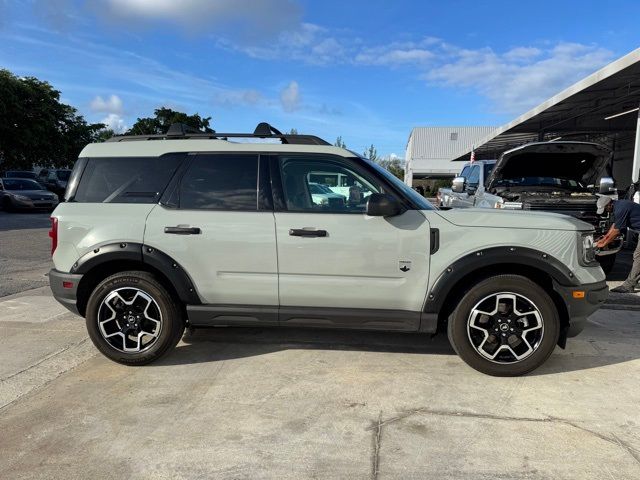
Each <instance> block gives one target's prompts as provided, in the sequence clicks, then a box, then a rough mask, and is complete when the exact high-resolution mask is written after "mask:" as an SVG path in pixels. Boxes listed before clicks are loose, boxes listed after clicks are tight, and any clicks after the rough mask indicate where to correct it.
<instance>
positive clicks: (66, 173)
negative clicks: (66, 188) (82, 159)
mask: <svg viewBox="0 0 640 480" xmlns="http://www.w3.org/2000/svg"><path fill="white" fill-rule="evenodd" d="M56 175H57V176H58V180H64V181H65V182H66V181H67V180H69V177H70V176H71V170H58V171H57V172H56Z"/></svg>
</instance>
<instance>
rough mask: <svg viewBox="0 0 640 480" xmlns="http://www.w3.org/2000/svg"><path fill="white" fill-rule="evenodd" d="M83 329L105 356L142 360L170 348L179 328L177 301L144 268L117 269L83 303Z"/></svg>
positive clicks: (131, 362) (181, 328)
mask: <svg viewBox="0 0 640 480" xmlns="http://www.w3.org/2000/svg"><path fill="white" fill-rule="evenodd" d="M86 322H87V330H88V332H89V337H90V338H91V341H92V342H93V343H94V345H95V346H96V347H97V348H98V350H100V352H102V353H103V354H104V355H106V356H107V357H108V358H110V359H111V360H113V361H115V362H118V363H123V364H125V365H145V364H147V363H150V362H153V361H154V360H156V359H158V358H159V357H161V356H162V355H163V354H164V353H166V352H167V351H168V350H170V349H172V348H173V347H175V345H176V344H177V343H178V342H179V341H180V338H181V337H182V333H183V332H184V321H183V319H182V313H181V309H180V307H179V305H178V304H177V303H176V302H175V301H174V300H173V298H172V297H171V294H170V293H169V292H168V291H167V290H166V289H165V288H164V287H163V286H162V285H161V284H160V283H159V282H158V281H157V280H156V278H155V277H154V276H153V275H151V274H150V273H147V272H138V271H130V272H120V273H116V274H115V275H111V276H110V277H107V278H106V279H104V280H103V281H102V282H100V284H99V285H98V286H97V287H96V288H95V289H94V291H93V293H92V294H91V297H90V298H89V302H88V304H87V313H86Z"/></svg>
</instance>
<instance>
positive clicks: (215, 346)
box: [150, 320, 640, 376]
mask: <svg viewBox="0 0 640 480" xmlns="http://www.w3.org/2000/svg"><path fill="white" fill-rule="evenodd" d="M639 332H640V321H637V320H636V321H635V322H634V324H633V325H626V328H623V329H622V330H620V329H619V328H618V327H617V326H616V325H602V324H600V323H592V322H589V325H588V326H587V328H586V329H585V331H584V332H583V333H582V334H581V335H580V336H579V337H577V338H574V339H569V342H568V347H567V350H565V351H562V350H560V347H556V349H555V351H554V353H553V354H552V355H551V357H549V359H548V360H547V361H546V362H545V363H544V364H543V365H542V366H541V367H540V368H538V369H536V370H535V371H533V372H531V373H529V374H528V376H540V375H556V374H559V373H568V372H574V371H581V370H589V369H593V368H598V367H605V366H609V365H616V364H621V363H625V362H629V361H633V360H637V359H639V358H640V348H628V347H629V345H628V343H629V342H628V341H625V340H628V339H633V338H638V337H639ZM578 342H580V343H578ZM616 343H619V344H620V345H622V344H625V346H626V347H627V348H623V349H622V350H623V351H624V352H625V353H624V354H621V353H620V351H618V350H614V351H616V353H615V354H609V353H608V352H607V351H606V350H603V349H602V347H601V346H600V344H602V345H612V344H616ZM636 343H637V342H636ZM288 349H297V350H300V349H307V350H342V351H359V352H391V353H394V352H395V353H418V354H426V355H456V353H455V351H454V350H453V348H452V347H451V345H450V343H449V340H448V339H447V336H446V335H442V334H441V335H437V336H435V337H432V336H431V335H428V334H420V333H395V332H391V333H389V332H368V331H347V330H320V329H307V328H277V327H273V328H252V327H244V328H234V327H228V328H224V327H223V328H199V329H196V330H193V331H190V332H187V333H186V334H185V335H184V337H183V339H182V343H181V344H180V345H179V346H178V347H176V348H175V349H174V351H172V352H171V353H170V354H168V355H166V356H165V357H163V358H161V359H160V360H158V361H157V362H154V363H153V364H151V365H150V366H165V365H185V364H199V363H209V362H217V361H223V360H231V359H237V358H247V357H254V356H259V355H266V354H268V353H273V352H279V351H284V350H288Z"/></svg>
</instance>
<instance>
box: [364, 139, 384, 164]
mask: <svg viewBox="0 0 640 480" xmlns="http://www.w3.org/2000/svg"><path fill="white" fill-rule="evenodd" d="M362 156H363V157H364V158H368V159H369V160H371V161H372V162H377V161H378V159H379V158H380V157H379V156H378V150H377V149H376V147H374V146H373V143H372V144H371V146H370V147H367V148H365V150H364V152H363V153H362Z"/></svg>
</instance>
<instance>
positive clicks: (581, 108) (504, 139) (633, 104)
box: [448, 48, 640, 188]
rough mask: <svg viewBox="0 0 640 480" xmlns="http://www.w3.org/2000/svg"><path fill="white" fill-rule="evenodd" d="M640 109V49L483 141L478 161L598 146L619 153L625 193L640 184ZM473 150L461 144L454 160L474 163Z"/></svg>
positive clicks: (617, 170)
mask: <svg viewBox="0 0 640 480" xmlns="http://www.w3.org/2000/svg"><path fill="white" fill-rule="evenodd" d="M638 107H640V48H638V49H636V50H634V51H632V52H631V53H629V54H627V55H625V56H624V57H622V58H619V59H618V60H616V61H614V62H612V63H610V64H609V65H607V66H605V67H604V68H602V69H600V70H598V71H597V72H595V73H593V74H592V75H589V76H588V77H586V78H584V79H583V80H581V81H579V82H577V83H575V84H574V85H572V86H570V87H569V88H567V89H565V90H563V91H561V92H560V93H558V94H557V95H555V96H553V97H551V98H550V99H549V100H547V101H545V102H543V103H541V104H540V105H538V106H537V107H535V108H533V109H531V110H529V111H528V112H526V113H525V114H523V115H521V116H520V117H518V118H516V119H515V120H513V121H511V122H509V123H507V124H506V125H504V126H502V127H499V128H496V129H494V130H493V131H491V132H489V133H487V134H486V135H485V136H483V137H482V138H480V139H478V141H476V142H474V146H475V152H476V158H477V159H483V158H484V159H488V158H497V157H498V156H499V155H500V153H502V152H504V151H506V150H508V149H510V148H513V147H516V146H518V145H522V144H524V143H528V142H532V141H542V140H553V139H560V138H562V139H564V140H586V141H596V142H601V143H604V144H606V145H608V146H609V147H610V148H611V149H612V150H613V151H614V158H613V165H612V169H613V175H614V177H615V178H616V180H617V181H618V186H619V188H626V187H627V186H629V184H630V183H632V182H637V181H638V174H639V173H640V115H639V113H638V112H639V110H638ZM472 146H473V145H460V148H459V149H458V150H457V151H456V152H453V153H452V155H451V156H450V157H448V160H454V161H455V160H458V161H461V160H468V159H469V157H470V154H471V150H472ZM454 165H455V163H454ZM458 169H459V167H458Z"/></svg>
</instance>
